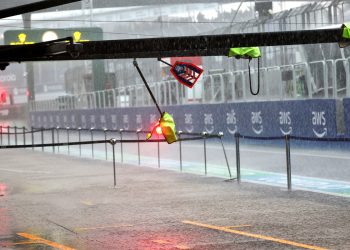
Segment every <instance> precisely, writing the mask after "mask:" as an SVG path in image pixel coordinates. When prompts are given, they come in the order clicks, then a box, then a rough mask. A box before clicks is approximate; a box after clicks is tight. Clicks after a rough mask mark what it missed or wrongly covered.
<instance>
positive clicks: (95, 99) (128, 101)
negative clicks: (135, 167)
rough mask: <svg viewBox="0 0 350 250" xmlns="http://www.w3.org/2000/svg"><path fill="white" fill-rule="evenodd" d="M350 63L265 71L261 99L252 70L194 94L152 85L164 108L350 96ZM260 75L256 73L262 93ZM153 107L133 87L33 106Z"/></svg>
mask: <svg viewBox="0 0 350 250" xmlns="http://www.w3.org/2000/svg"><path fill="white" fill-rule="evenodd" d="M349 60H350V58H346V59H336V60H326V61H314V62H309V63H306V62H304V63H296V64H291V65H281V66H273V67H262V68H260V69H259V70H260V84H261V86H260V93H259V95H258V96H256V97H255V96H253V95H251V94H250V92H249V76H248V70H240V71H234V72H226V73H220V74H211V75H205V76H203V78H202V79H201V81H200V82H199V83H197V85H196V86H194V87H193V88H192V89H188V88H185V87H184V86H183V85H181V84H179V83H178V82H177V81H175V80H168V81H162V82H155V83H151V84H150V87H151V89H152V91H153V93H154V95H155V97H156V99H157V100H158V102H159V104H160V105H161V106H166V105H183V104H192V103H225V102H235V101H249V100H293V99H308V98H342V97H349V96H350V73H349ZM257 72H258V69H256V68H255V69H253V70H252V84H253V87H257V82H258V81H257V75H258V74H257ZM151 105H153V103H152V101H151V99H150V96H149V94H148V92H147V90H146V88H145V86H144V85H140V84H139V85H131V86H127V87H121V88H116V89H108V90H103V91H96V92H90V93H84V94H79V95H67V96H61V97H58V98H56V99H53V100H47V101H32V102H31V103H30V111H54V110H73V109H100V108H115V107H144V106H151Z"/></svg>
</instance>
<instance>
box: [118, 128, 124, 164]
mask: <svg viewBox="0 0 350 250" xmlns="http://www.w3.org/2000/svg"><path fill="white" fill-rule="evenodd" d="M123 131H124V129H122V128H121V129H119V133H120V157H121V162H122V163H124V154H123Z"/></svg>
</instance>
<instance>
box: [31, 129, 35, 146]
mask: <svg viewBox="0 0 350 250" xmlns="http://www.w3.org/2000/svg"><path fill="white" fill-rule="evenodd" d="M31 134H32V150H34V127H32V129H31Z"/></svg>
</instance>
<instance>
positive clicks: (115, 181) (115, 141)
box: [110, 139, 117, 188]
mask: <svg viewBox="0 0 350 250" xmlns="http://www.w3.org/2000/svg"><path fill="white" fill-rule="evenodd" d="M116 143H117V140H116V139H111V140H110V144H111V145H112V153H113V177H114V188H116V185H117V179H116V174H115V144H116Z"/></svg>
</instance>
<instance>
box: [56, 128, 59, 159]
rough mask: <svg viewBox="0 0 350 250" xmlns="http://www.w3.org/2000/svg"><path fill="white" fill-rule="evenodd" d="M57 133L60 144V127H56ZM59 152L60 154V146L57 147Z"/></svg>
mask: <svg viewBox="0 0 350 250" xmlns="http://www.w3.org/2000/svg"><path fill="white" fill-rule="evenodd" d="M56 132H57V143H60V127H58V126H57V127H56ZM57 152H58V153H59V152H60V146H59V145H57Z"/></svg>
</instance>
